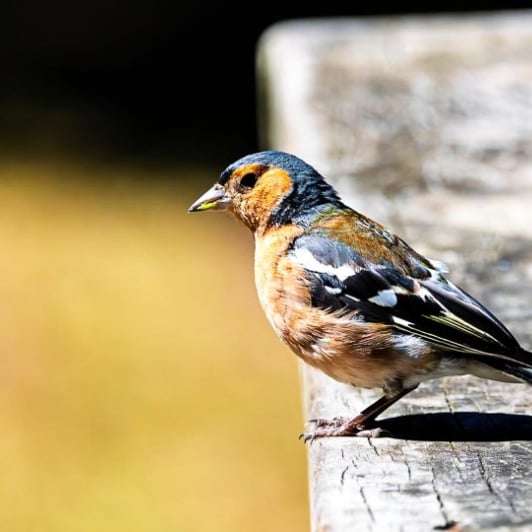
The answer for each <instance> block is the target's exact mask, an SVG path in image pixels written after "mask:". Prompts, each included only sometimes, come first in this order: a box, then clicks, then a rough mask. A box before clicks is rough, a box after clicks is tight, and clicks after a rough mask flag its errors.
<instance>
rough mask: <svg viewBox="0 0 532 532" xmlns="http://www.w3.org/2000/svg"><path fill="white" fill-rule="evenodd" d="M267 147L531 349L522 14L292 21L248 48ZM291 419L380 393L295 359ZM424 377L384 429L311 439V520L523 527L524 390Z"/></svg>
mask: <svg viewBox="0 0 532 532" xmlns="http://www.w3.org/2000/svg"><path fill="white" fill-rule="evenodd" d="M258 52H259V53H258V76H259V78H258V79H259V89H260V95H261V117H262V120H263V122H262V128H261V129H262V132H263V135H264V145H265V146H268V147H273V148H277V149H283V150H286V151H290V152H293V153H295V154H297V155H299V156H301V157H302V158H304V159H306V160H307V161H308V162H310V163H311V164H313V165H314V166H315V167H317V168H318V169H319V170H320V171H322V172H323V173H324V174H325V175H327V176H328V177H329V178H330V179H331V181H333V182H334V183H335V184H336V186H337V188H338V190H339V191H340V192H341V193H342V195H343V196H344V198H345V199H346V200H347V201H348V202H349V203H350V204H351V205H352V206H353V207H355V208H357V209H359V210H361V211H362V212H364V213H365V214H367V215H369V216H371V217H373V218H375V219H377V220H379V221H381V222H384V223H386V224H388V225H389V226H390V227H392V228H393V229H394V231H395V232H396V233H398V234H399V235H400V236H402V237H404V238H405V239H406V240H407V241H409V242H410V243H411V244H413V245H414V247H416V248H417V249H418V250H419V251H421V252H422V253H424V254H426V255H427V256H429V257H431V258H435V259H439V260H443V261H445V262H447V263H448V264H449V265H450V267H451V271H452V279H453V280H454V281H455V282H456V283H457V284H460V285H461V286H462V287H463V288H465V289H466V290H468V291H469V292H470V293H472V294H473V295H475V297H477V298H478V299H479V300H481V301H482V302H483V303H485V304H486V305H487V306H488V307H489V308H491V310H493V311H494V312H495V313H496V314H497V315H498V316H500V317H501V318H502V319H503V321H505V322H506V323H507V324H508V326H509V327H510V329H511V330H512V331H513V332H514V333H515V334H516V336H517V337H518V338H519V339H520V340H521V341H522V342H523V344H525V345H528V346H529V347H530V346H531V345H532V212H531V209H530V205H532V12H528V11H522V12H518V13H512V12H509V13H497V14H474V15H468V16H464V15H461V16H454V15H448V16H443V15H441V16H426V17H417V16H411V17H388V18H372V19H340V20H336V19H331V20H312V21H292V22H287V23H283V24H277V25H276V26H273V27H272V28H270V30H269V31H267V32H266V33H265V34H264V36H263V38H262V40H261V42H260V44H259V49H258ZM301 370H302V381H303V388H304V390H303V391H304V401H305V418H312V417H332V416H337V415H352V414H354V413H356V412H357V411H359V410H360V409H362V408H363V407H364V406H367V405H368V404H369V403H370V402H372V401H373V400H375V399H376V397H377V396H378V392H376V391H371V390H354V389H352V388H348V387H346V386H343V385H341V384H338V383H336V382H334V381H332V380H331V379H329V378H327V377H326V376H324V375H321V374H318V373H317V372H316V371H314V370H312V369H311V368H308V367H303V366H302V367H301ZM530 392H531V390H530V388H529V387H528V386H526V385H520V384H504V383H496V382H492V381H483V380H480V379H475V378H473V377H460V378H457V377H455V378H449V379H443V380H441V381H439V382H432V383H430V384H427V385H422V386H421V387H420V388H419V389H418V390H416V391H415V392H413V393H412V394H410V395H407V396H406V397H405V398H403V399H402V400H401V401H400V402H399V403H397V404H396V405H394V406H393V407H392V408H391V409H390V410H389V413H388V412H386V414H385V415H383V416H382V419H383V421H382V425H383V426H385V427H386V428H388V429H390V430H391V432H392V434H393V436H394V437H387V438H380V439H369V440H368V439H362V438H359V439H357V438H350V439H348V438H338V439H329V440H327V439H323V440H318V441H316V442H314V443H313V444H312V445H310V446H309V484H310V488H309V489H310V506H311V507H310V511H311V522H312V530H313V531H316V532H317V531H330V532H332V531H335V532H336V531H342V532H343V531H347V530H349V531H351V530H357V531H364V530H369V531H380V530H386V531H402V530H405V531H406V530H408V531H414V532H415V531H418V530H419V531H426V530H432V529H435V528H437V527H441V528H442V529H443V528H445V527H447V528H449V527H451V525H452V524H453V523H458V525H457V526H456V528H455V530H462V531H465V530H482V531H484V530H495V529H496V530H497V531H499V530H508V531H516V530H532V480H531V475H530V473H531V467H530V462H531V456H532V417H531V416H530V415H529V414H532V394H531V393H530Z"/></svg>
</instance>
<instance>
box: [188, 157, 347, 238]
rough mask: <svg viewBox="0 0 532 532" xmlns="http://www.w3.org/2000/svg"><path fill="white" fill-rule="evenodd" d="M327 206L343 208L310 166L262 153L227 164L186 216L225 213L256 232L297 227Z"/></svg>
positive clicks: (298, 159) (298, 161)
mask: <svg viewBox="0 0 532 532" xmlns="http://www.w3.org/2000/svg"><path fill="white" fill-rule="evenodd" d="M331 204H332V205H335V206H341V205H342V203H341V201H340V198H339V197H338V194H337V193H336V191H335V190H334V189H333V188H332V187H331V185H329V184H328V183H327V182H326V181H325V180H324V178H323V177H322V176H321V175H320V173H319V172H317V171H316V170H315V169H314V168H313V167H312V166H310V165H309V164H307V163H306V162H305V161H303V160H302V159H300V158H298V157H296V156H295V155H291V154H288V153H284V152H279V151H262V152H258V153H253V154H251V155H246V156H245V157H242V158H241V159H239V160H238V161H236V162H234V163H233V164H231V165H229V166H228V167H227V168H226V169H225V170H224V171H223V172H222V173H221V174H220V177H219V179H218V182H217V183H216V184H215V185H214V186H213V187H211V188H210V189H209V190H208V191H207V192H205V194H203V195H202V196H201V197H200V198H198V200H197V201H195V202H194V203H193V204H192V205H191V206H190V208H189V209H188V211H189V212H199V211H207V210H227V211H229V212H230V213H232V214H234V215H235V216H236V217H237V218H238V219H239V220H240V221H242V222H243V223H244V224H245V225H246V226H248V227H249V228H250V229H251V230H252V231H257V230H264V229H266V228H267V227H270V226H272V225H282V224H285V223H293V222H296V221H298V220H300V219H302V218H303V217H305V216H308V215H309V214H310V213H312V212H315V211H316V210H317V209H319V208H323V207H327V206H330V205H331Z"/></svg>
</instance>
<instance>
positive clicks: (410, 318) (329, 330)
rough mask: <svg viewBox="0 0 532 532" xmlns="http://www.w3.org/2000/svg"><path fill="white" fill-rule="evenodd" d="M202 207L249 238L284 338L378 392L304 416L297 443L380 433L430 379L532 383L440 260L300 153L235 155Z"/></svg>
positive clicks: (261, 291)
mask: <svg viewBox="0 0 532 532" xmlns="http://www.w3.org/2000/svg"><path fill="white" fill-rule="evenodd" d="M204 211H226V212H228V213H230V214H231V215H233V216H234V217H235V218H236V219H237V220H238V221H239V222H241V223H242V224H243V225H244V226H246V227H247V228H248V229H249V230H251V232H252V233H253V236H254V277H255V285H256V291H257V294H258V299H259V301H260V305H261V307H262V309H263V311H264V313H265V315H266V318H267V320H268V321H269V323H270V324H271V326H272V327H273V329H274V331H275V332H276V334H277V335H278V337H279V338H280V339H281V341H282V342H283V343H284V344H286V345H287V346H288V348H289V349H290V350H291V351H292V352H293V353H295V355H297V356H298V357H299V358H300V359H301V360H303V361H304V363H306V364H309V365H310V366H312V367H314V368H317V369H318V370H319V371H321V372H323V373H325V374H326V375H328V376H329V377H331V378H332V379H334V380H336V381H339V382H341V383H346V384H348V385H351V386H353V387H356V388H367V389H376V390H380V395H379V399H378V400H376V401H375V402H374V403H372V404H370V405H369V406H368V407H366V408H365V409H363V410H362V411H360V412H359V413H356V414H355V415H353V416H351V417H342V416H338V417H334V418H331V419H328V418H319V419H314V420H309V422H310V423H312V424H313V425H312V426H313V429H312V430H308V431H306V432H303V433H302V434H300V438H302V439H303V440H304V441H305V442H308V441H311V442H312V441H314V440H316V439H319V438H324V437H342V436H348V437H351V436H367V435H370V436H371V435H378V422H377V421H376V418H377V417H378V416H380V415H381V414H382V413H383V412H384V411H385V410H386V409H388V408H389V407H390V406H392V405H393V404H394V403H396V402H397V401H398V400H399V399H401V398H402V397H404V396H405V395H406V394H408V393H410V392H412V391H413V390H415V389H416V388H417V387H418V386H419V385H420V384H421V383H423V382H426V381H428V380H430V379H439V378H443V377H449V376H458V375H465V374H470V375H474V376H476V377H480V378H484V379H490V380H496V381H503V382H512V383H516V382H517V383H527V384H529V385H530V384H532V353H531V352H530V351H528V350H527V349H525V347H523V346H522V345H521V343H520V342H519V341H518V340H517V339H516V337H515V336H514V335H513V334H512V333H511V332H510V331H509V329H508V328H507V327H506V326H505V325H504V324H503V323H502V322H501V320H500V319H498V318H497V317H496V316H495V315H494V314H493V313H492V312H491V311H490V310H488V309H487V308H486V306H484V305H483V304H482V303H480V302H479V301H478V300H476V299H475V298H474V297H473V296H471V295H470V294H469V293H467V292H466V291H464V290H463V289H461V288H460V287H459V286H457V285H455V284H454V283H453V282H452V281H451V280H450V277H451V276H450V272H449V269H448V267H447V266H446V265H445V264H444V263H443V262H440V261H437V260H431V259H428V258H426V257H425V256H424V255H423V254H421V253H419V252H418V251H416V250H415V249H414V248H413V247H412V246H410V245H409V244H408V243H407V242H406V241H405V240H404V239H402V238H400V237H399V236H397V235H396V234H395V233H394V232H392V231H391V230H389V229H388V228H386V227H385V226H383V225H382V224H380V223H379V222H377V221H375V220H373V219H371V218H369V217H368V216H366V215H364V214H362V213H361V212H358V211H357V210H355V209H353V208H351V207H350V206H348V205H347V204H346V203H345V202H344V201H343V200H342V199H341V196H340V194H339V193H338V191H337V190H336V189H335V188H334V187H333V186H332V185H331V184H330V183H329V182H328V181H327V180H326V178H325V177H324V176H323V175H322V174H321V173H320V172H319V171H318V170H316V168H315V167H314V166H312V165H310V164H309V163H308V162H306V161H305V160H303V159H302V158H300V157H298V156H297V155H295V154H292V153H287V152H283V151H276V150H265V151H258V152H255V153H250V154H248V155H244V156H243V157H241V158H239V159H238V160H236V161H235V162H233V163H232V164H230V165H229V166H227V167H226V168H225V169H224V170H223V171H222V172H221V174H220V176H219V178H218V181H217V182H216V183H215V184H214V185H213V186H212V187H211V188H210V189H209V190H207V191H206V192H205V193H204V194H203V195H201V196H200V197H199V198H198V199H197V200H196V201H195V202H194V203H193V204H192V205H191V206H190V207H189V209H188V212H190V213H193V212H204Z"/></svg>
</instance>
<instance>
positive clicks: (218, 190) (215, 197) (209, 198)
mask: <svg viewBox="0 0 532 532" xmlns="http://www.w3.org/2000/svg"><path fill="white" fill-rule="evenodd" d="M229 205H231V198H229V196H228V195H227V194H226V192H225V189H224V187H223V186H222V185H219V184H218V183H217V184H216V185H214V186H213V187H211V188H210V189H209V190H207V192H205V194H203V195H202V196H200V197H199V198H198V199H197V200H196V201H195V202H194V203H193V204H192V205H191V206H190V207H189V208H188V212H199V211H208V210H210V211H223V210H224V209H227V207H229Z"/></svg>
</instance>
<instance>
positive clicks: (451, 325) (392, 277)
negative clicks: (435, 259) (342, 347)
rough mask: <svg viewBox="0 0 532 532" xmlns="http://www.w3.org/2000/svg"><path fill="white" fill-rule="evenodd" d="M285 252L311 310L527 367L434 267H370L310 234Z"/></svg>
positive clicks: (494, 323)
mask: <svg viewBox="0 0 532 532" xmlns="http://www.w3.org/2000/svg"><path fill="white" fill-rule="evenodd" d="M291 253H292V257H293V259H294V260H295V261H297V263H298V264H299V265H300V266H302V267H303V268H304V269H305V270H306V272H307V273H308V274H309V277H310V278H311V291H312V303H313V305H315V306H318V307H321V308H323V309H325V310H330V311H342V310H345V311H346V312H353V311H356V312H357V315H358V316H361V317H362V318H364V319H365V320H366V321H369V322H378V323H385V324H389V325H390V326H392V327H393V328H395V329H396V330H398V331H400V332H402V333H406V334H410V335H414V336H417V337H420V338H423V339H424V340H426V341H428V342H430V343H432V344H435V345H437V346H439V347H441V348H442V349H445V350H450V351H456V352H460V353H471V354H475V355H488V356H489V355H493V356H497V357H504V358H507V359H509V360H512V361H520V362H523V363H525V364H527V365H529V364H530V360H529V357H527V359H526V360H524V357H525V353H526V352H524V351H523V350H522V348H521V347H520V346H519V343H518V342H517V340H516V339H515V338H514V336H513V335H512V334H511V333H510V331H509V330H508V329H507V328H506V327H505V326H504V325H503V324H502V323H501V322H500V321H499V320H498V319H497V318H496V317H495V316H494V315H493V314H492V313H491V312H489V311H488V310H487V309H486V308H485V307H484V306H483V305H482V304H481V303H479V302H478V301H476V300H475V299H474V298H472V297H471V296H470V295H469V294H467V293H466V292H464V291H463V290H461V289H460V288H458V287H457V286H455V285H453V284H452V283H450V282H449V281H448V280H447V279H446V278H445V276H444V273H443V271H442V270H440V269H438V268H436V267H434V268H433V269H431V268H428V267H427V266H426V264H424V265H420V266H419V267H416V268H412V267H408V268H407V267H405V268H403V270H404V271H401V270H400V269H399V267H397V266H393V265H391V264H390V263H383V264H372V263H369V262H368V261H366V260H364V259H363V257H362V256H360V255H358V254H357V253H356V251H355V250H353V249H352V248H351V247H350V246H348V245H346V244H343V243H342V242H339V241H335V240H332V239H331V238H329V237H328V236H320V235H314V234H306V235H303V236H301V237H299V238H298V239H297V240H296V241H295V242H294V245H293V248H292V251H291Z"/></svg>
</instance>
